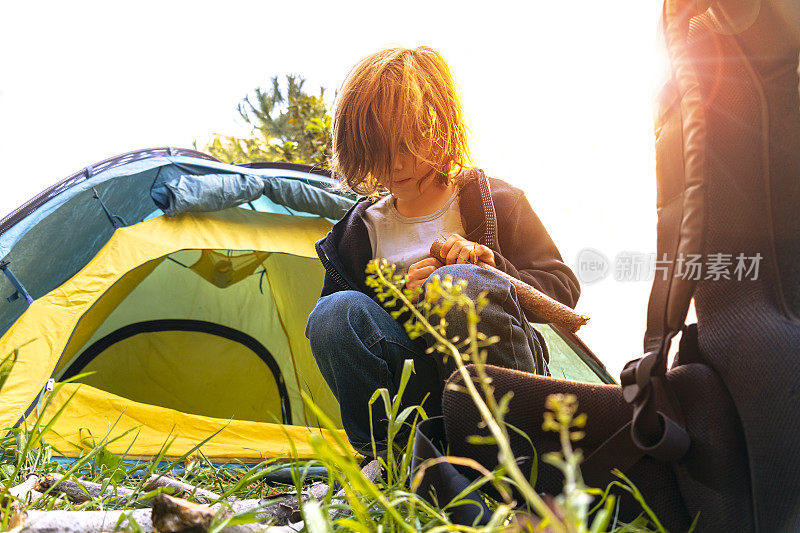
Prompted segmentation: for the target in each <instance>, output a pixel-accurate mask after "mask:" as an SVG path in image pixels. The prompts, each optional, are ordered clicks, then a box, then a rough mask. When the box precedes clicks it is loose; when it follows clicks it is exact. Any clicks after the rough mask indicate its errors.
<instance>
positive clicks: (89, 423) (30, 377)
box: [0, 208, 339, 458]
mask: <svg viewBox="0 0 800 533" xmlns="http://www.w3.org/2000/svg"><path fill="white" fill-rule="evenodd" d="M329 228H330V222H328V221H327V220H325V219H322V218H317V217H296V216H291V215H282V214H272V213H261V212H257V211H250V210H246V209H240V208H232V209H228V210H225V211H218V212H213V213H203V214H185V215H181V216H178V217H174V218H167V217H163V216H161V217H156V218H154V219H151V220H148V221H145V222H142V223H140V224H136V225H133V226H129V227H124V228H120V229H118V230H117V231H115V232H114V234H113V236H112V238H111V239H110V240H109V242H108V243H107V244H106V245H105V246H104V247H103V248H102V249H101V250H100V252H98V253H97V255H96V256H95V257H94V258H93V259H92V260H91V261H90V262H89V263H88V264H87V265H86V266H85V267H84V268H83V269H82V270H81V271H80V272H78V273H77V274H76V275H75V276H73V277H72V278H71V279H70V280H68V281H67V282H66V283H64V284H63V285H62V286H60V287H58V288H56V289H55V290H53V291H51V292H50V293H48V294H47V295H45V296H43V297H41V298H39V299H38V300H36V301H35V302H33V304H31V306H30V307H29V308H28V310H27V311H26V312H25V313H24V314H23V315H22V316H21V317H20V318H19V319H18V320H17V322H16V323H15V324H14V325H13V326H12V327H11V328H10V329H9V330H8V331H7V332H6V334H5V335H3V337H2V338H0V353H9V352H11V351H13V350H15V349H16V350H18V351H19V357H18V361H19V362H18V364H16V365H15V367H14V369H13V371H12V374H11V375H10V376H9V379H8V380H7V382H6V385H5V387H4V390H3V394H2V395H1V396H0V427H11V426H12V425H14V424H15V423H16V422H17V421H18V420H19V419H20V418H21V417H23V416H24V414H25V411H26V409H28V408H29V406H30V405H31V404H32V403H33V402H34V401H35V399H36V397H37V395H38V394H39V393H40V391H41V389H42V387H43V385H44V384H45V382H46V381H47V379H48V378H49V377H50V376H51V375H53V374H54V372H55V375H56V377H58V376H60V375H61V373H62V372H63V371H64V369H65V368H66V367H67V365H68V364H69V363H70V362H72V361H74V360H75V358H76V357H77V356H79V355H80V354H81V352H82V350H84V349H85V348H86V347H87V346H91V345H92V344H93V343H94V342H96V341H97V340H98V339H99V338H102V337H103V336H104V335H107V334H108V333H109V332H110V331H112V330H114V329H115V328H118V327H119V326H120V325H125V324H129V323H131V322H132V321H133V322H135V321H136V320H140V319H145V318H146V319H148V320H151V319H153V318H159V317H165V318H166V317H167V316H166V315H169V316H168V318H174V317H175V313H178V314H179V315H180V316H181V317H182V318H190V319H202V320H207V321H210V322H214V323H220V324H228V325H231V327H234V326H235V328H236V329H237V330H240V331H243V332H244V333H245V334H247V335H248V336H252V337H253V338H257V339H261V340H263V343H264V344H265V346H266V345H267V344H269V346H267V349H268V350H269V352H270V353H271V354H272V355H273V356H274V358H275V361H276V362H277V363H278V366H279V367H280V374H281V375H282V377H283V384H284V385H285V386H286V388H287V390H288V396H289V398H290V400H291V414H292V421H293V423H295V424H304V425H306V426H313V425H314V424H315V423H316V421H315V420H313V419H312V417H310V416H309V414H308V412H307V411H306V409H304V407H303V403H302V401H301V399H300V391H301V390H302V391H306V392H307V393H308V394H309V395H310V396H311V397H312V398H313V399H314V401H315V402H316V403H317V404H318V405H320V406H321V407H323V410H324V411H325V412H326V414H327V415H328V416H330V417H331V418H332V419H334V421H335V422H336V423H339V413H338V404H337V402H336V401H335V398H334V397H333V394H332V393H331V392H330V390H329V389H328V388H327V386H326V385H325V383H324V380H322V378H321V376H320V375H319V371H318V370H317V368H316V365H315V363H314V361H313V357H312V356H311V352H310V347H309V346H308V341H307V340H306V339H305V336H304V335H303V329H304V326H305V319H306V317H307V316H308V312H310V310H311V309H312V308H313V304H314V302H315V301H316V298H317V296H318V295H319V290H320V287H321V281H322V271H321V266H320V265H319V263H318V260H317V259H316V253H315V251H314V247H313V243H314V242H315V241H316V240H317V239H319V238H321V237H322V236H324V234H325V233H326V232H327V231H328V229H329ZM203 251H215V252H214V253H215V254H223V255H224V251H230V252H231V253H232V257H236V256H237V254H240V255H245V254H249V255H248V259H249V260H250V261H249V266H248V268H249V267H250V266H252V264H253V261H252V259H253V258H256V259H258V260H262V258H263V260H262V261H261V263H260V264H259V265H260V266H259V265H256V266H255V269H254V270H253V272H254V273H253V274H251V275H250V276H237V278H236V283H232V284H229V283H221V284H214V283H213V282H211V283H210V282H209V280H207V279H205V278H204V277H203V276H201V275H200V274H201V273H198V272H196V271H195V270H192V269H190V268H185V267H184V266H181V265H180V264H178V263H183V262H182V261H180V260H179V259H180V258H181V257H183V256H185V255H187V254H188V256H191V254H195V261H194V263H193V262H191V261H188V262H187V263H183V264H184V265H186V266H190V265H192V264H194V265H197V262H198V260H199V258H200V257H201V256H202V254H203ZM254 252H257V254H254ZM188 256H187V257H184V259H187V260H188ZM206 256H209V254H208V253H207V252H206ZM168 257H169V258H170V259H171V260H169V261H168V260H166V258H168ZM214 257H215V258H217V259H219V257H218V256H216V255H215V256H214ZM176 258H177V259H176ZM234 261H238V260H236V259H234ZM232 264H233V261H232ZM261 267H263V274H262V275H261V276H260V277H259V275H258V274H257V273H255V272H256V271H257V270H258V269H259V268H261ZM179 271H180V275H177V273H178V272H179ZM173 274H174V275H173ZM298 274H299V275H298ZM221 285H222V286H224V288H221ZM256 285H257V286H256ZM147 291H149V292H147ZM212 293H213V294H212ZM148 294H149V295H151V296H150V300H149V301H148V296H147V295H148ZM152 295H157V298H156V299H155V300H153V299H152V298H153V297H152ZM248 298H249V299H250V301H248ZM251 304H252V305H251ZM267 304H268V305H267ZM253 306H260V307H253ZM253 309H262V310H263V311H264V312H263V313H254V312H252V310H253ZM170 313H172V314H171V315H170ZM137 314H138V315H140V316H137ZM170 336H172V340H171V341H170V342H172V344H173V345H178V346H179V345H180V344H181V342H182V341H187V343H188V344H187V345H186V346H185V348H186V349H187V351H192V349H193V348H192V346H193V344H192V343H194V347H195V348H197V347H201V348H202V347H203V346H204V344H203V341H200V340H198V339H200V338H201V337H202V335H200V336H198V335H197V334H192V335H186V336H184V337H181V336H180V335H178V334H174V333H169V334H163V335H162V340H163V339H167V338H168V337H170ZM190 339H194V340H193V341H191V340H190ZM264 339H267V340H264ZM152 340H153V339H152V337H151V339H150V341H152ZM214 342H215V343H216V346H218V347H222V345H224V344H226V343H224V342H222V341H220V340H219V339H217V340H215V341H214ZM131 343H132V344H131ZM125 344H128V345H129V346H128V347H127V349H128V352H129V354H130V350H131V349H132V348H131V347H132V346H137V345H138V347H139V348H142V347H146V346H148V340H147V339H146V338H145V337H143V336H139V338H137V337H131V338H130V339H127V340H126V341H125V343H119V345H115V350H117V351H119V350H122V351H125V350H124V348H125V346H124V345H125ZM226 349H227V350H228V351H229V352H230V353H235V354H236V355H234V357H236V358H237V366H238V367H239V368H241V370H242V373H243V375H244V377H251V378H252V380H251V381H250V383H251V384H258V383H261V384H263V386H265V387H271V386H272V385H269V384H267V383H268V382H269V379H268V378H267V376H265V375H264V371H263V367H260V366H259V365H258V362H257V361H256V360H255V359H253V357H252V354H248V353H246V350H245V351H243V350H242V349H241V348H234V347H233V345H231V344H230V343H228V344H227V348H226ZM231 350H232V351H231ZM134 351H137V350H134ZM194 351H195V352H197V350H196V349H195V350H194ZM141 353H142V352H141V351H139V355H141ZM171 353H172V354H174V353H175V352H174V351H173V352H171ZM111 357H112V354H111V353H109V354H103V356H102V357H98V359H97V361H95V362H92V363H90V365H88V366H87V367H86V369H87V370H90V369H92V368H94V369H95V370H103V372H102V374H105V377H104V378H103V379H102V380H99V377H98V378H94V377H90V378H85V380H86V381H87V382H88V383H91V384H93V385H100V384H101V383H104V384H106V385H107V384H109V383H113V382H114V381H115V380H116V382H117V384H118V385H119V384H120V383H121V382H123V381H125V379H126V374H125V373H124V371H119V372H117V373H116V374H114V373H113V371H114V370H115V367H114V363H113V360H112V359H111ZM131 357H133V356H131V355H129V356H128V358H129V362H130V360H132V359H131ZM169 357H174V355H170V356H169ZM220 357H223V356H220ZM134 359H135V357H134ZM206 359H208V358H206ZM120 361H121V360H120ZM247 361H249V362H247ZM162 362H163V361H162ZM206 363H213V361H206ZM192 364H195V365H197V364H200V363H199V362H198V360H194V361H193V363H192ZM219 364H220V365H224V364H225V363H224V361H222V360H221V361H220V362H219ZM174 367H175V361H174V360H173V368H174ZM212 368H213V367H212ZM256 368H258V369H259V370H258V371H256V370H255V369H256ZM182 370H186V369H182ZM167 372H168V371H167ZM259 373H260V374H259ZM184 375H186V374H184ZM97 376H100V373H98V374H97ZM178 377H180V376H178ZM244 377H243V379H244ZM259 380H260V381H259ZM178 381H182V379H179V380H178ZM195 385H196V384H195ZM231 385H232V386H231V387H230V388H231V389H233V388H237V389H241V386H242V385H241V383H239V384H236V383H231ZM193 386H194V385H193ZM254 386H259V385H254ZM83 387H84V388H82V389H80V390H81V391H84V392H80V393H79V394H78V395H77V396H75V398H73V402H75V403H74V404H73V402H70V405H69V406H68V407H67V412H66V413H65V414H64V416H63V417H62V420H60V421H59V422H58V423H57V425H56V427H55V428H54V429H55V431H56V432H57V433H59V434H60V435H62V437H64V438H66V436H67V435H72V436H73V437H75V431H76V428H78V427H81V426H79V425H75V424H81V423H83V424H85V426H84V427H85V428H86V429H85V430H86V431H91V432H92V434H94V435H95V436H96V435H97V434H98V433H100V434H103V433H104V432H105V430H106V429H107V426H108V424H109V421H113V420H114V419H115V416H116V415H118V413H119V411H120V409H121V408H120V405H121V404H122V403H125V402H127V403H126V405H131V406H132V405H134V404H135V405H136V406H137V409H140V410H142V411H141V412H142V413H144V414H143V415H142V416H143V417H144V416H145V414H147V413H149V414H147V416H148V417H149V416H154V417H155V416H158V417H162V418H164V420H166V421H167V422H165V424H167V425H169V423H168V422H169V421H172V422H171V423H175V424H177V422H176V421H177V420H178V419H180V421H181V424H182V425H181V428H183V429H182V431H185V432H186V433H185V434H186V435H191V436H190V437H187V439H189V440H191V439H195V438H199V440H202V439H203V438H205V436H208V435H205V436H203V437H200V434H199V433H198V432H202V431H206V430H207V429H208V428H209V427H211V426H209V424H211V425H213V423H218V422H219V420H220V419H221V418H222V417H220V418H218V419H215V418H213V417H209V416H208V414H209V413H211V414H214V415H217V416H219V415H221V414H223V413H224V412H225V408H224V407H223V410H222V411H216V412H212V411H209V409H208V406H206V407H198V406H195V407H196V408H197V410H199V411H205V412H202V413H198V412H194V413H192V412H185V411H189V407H187V406H185V405H182V404H179V403H176V404H174V405H175V406H179V407H180V408H181V411H180V412H179V411H170V410H169V409H166V408H165V407H164V406H154V405H147V404H144V403H143V402H141V400H143V399H147V398H146V396H144V397H143V396H138V397H137V398H133V399H132V398H127V397H126V398H123V399H116V400H113V401H112V399H113V398H118V397H117V396H115V395H114V394H113V393H111V392H109V391H99V390H98V391H97V393H96V394H95V393H89V392H86V391H89V390H90V389H91V387H88V385H84V386H83ZM112 388H113V387H112ZM124 391H125V389H124V388H123V389H118V392H124ZM162 392H163V391H162ZM198 392H202V390H201V389H198ZM230 392H231V396H232V397H233V401H231V402H230V403H231V405H234V404H236V403H237V402H239V401H240V400H239V399H238V398H237V397H236V394H239V393H242V392H243V391H241V390H236V391H235V392H234V391H230ZM98 395H99V396H98ZM102 395H108V398H106V399H105V400H102V401H101V398H100V396H102ZM80 398H85V399H83V400H80ZM134 399H137V400H139V401H138V402H135V401H133V400H134ZM90 401H97V402H100V403H99V404H98V405H99V406H104V407H102V408H101V407H96V408H93V409H92V410H91V413H94V414H93V415H88V414H85V413H87V412H88V411H87V412H85V413H84V414H81V412H82V411H81V410H82V409H84V408H86V407H87V406H88V405H89V403H91V402H90ZM163 403H169V402H163ZM199 403H201V402H198V404H199ZM142 406H145V407H147V409H151V410H150V411H147V409H145V407H142ZM262 407H263V406H261V407H260V406H258V405H256V406H251V408H250V411H249V412H250V413H251V414H252V413H253V412H254V410H258V409H260V408H262ZM103 408H105V409H107V411H103ZM164 409H166V411H162V410H164ZM269 409H273V410H274V407H272V408H269ZM101 412H105V414H104V415H102V416H101V415H100V413H101ZM165 412H169V413H178V415H175V414H169V415H167V414H164V413H165ZM125 416H126V417H127V416H128V413H127V411H126V415H125ZM182 417H188V418H182ZM240 417H241V414H240ZM200 419H202V420H206V419H209V420H216V421H215V422H213V423H210V422H209V423H205V422H204V424H199V423H198V422H197V420H200ZM126 420H130V421H131V422H130V423H131V424H132V423H133V420H134V418H133V417H131V418H130V419H128V418H126ZM145 420H146V421H147V424H148V425H147V427H148V428H151V429H152V431H153V433H152V438H150V437H148V438H146V439H145V438H144V437H140V438H139V439H137V441H136V442H135V443H134V449H132V450H131V452H130V453H132V454H133V455H141V456H146V455H149V454H151V453H152V450H153V446H156V444H155V443H156V441H158V445H159V446H160V445H161V444H163V442H164V434H162V433H159V432H160V431H162V430H164V428H165V427H166V426H165V425H163V424H162V425H159V426H158V429H157V430H156V429H153V428H154V427H155V426H153V422H152V421H151V420H150V418H142V419H140V420H139V422H140V423H144V422H145ZM239 424H245V425H247V424H255V425H253V426H249V425H248V426H247V427H248V428H250V429H248V430H247V431H245V430H241V432H240V431H239V430H238V429H237V430H236V431H233V430H230V431H229V430H227V429H226V430H225V431H224V432H223V433H221V434H220V436H221V435H223V434H225V435H230V438H231V439H232V440H230V441H226V440H225V439H223V438H221V437H220V436H218V438H219V439H220V440H219V442H218V443H217V444H216V445H215V446H217V447H216V448H213V449H214V450H217V451H216V452H210V451H209V450H207V449H204V452H205V453H206V454H207V455H209V456H212V455H213V454H215V453H219V454H221V455H220V457H242V453H243V452H242V450H243V446H244V445H245V444H246V443H251V441H250V440H247V439H252V442H255V441H258V440H259V438H262V439H264V442H265V443H269V442H271V441H270V439H272V438H273V437H271V436H270V435H272V432H273V429H272V428H271V425H270V424H266V425H265V422H264V421H263V419H262V422H257V421H252V420H247V421H246V420H241V419H237V420H235V421H233V422H231V426H230V427H232V428H233V427H237V428H238V427H239ZM123 427H126V428H127V427H129V426H123ZM187 427H191V428H195V429H196V432H195V433H192V432H190V431H188V430H187V429H186V428H187ZM217 427H218V426H217ZM280 427H281V428H284V429H286V430H287V431H290V430H291V431H294V430H292V429H291V428H292V426H285V425H280ZM265 428H269V430H267V429H265ZM143 431H144V430H143ZM148 431H149V430H148ZM248 431H249V433H248ZM297 431H300V432H301V434H305V433H307V432H308V431H309V430H308V429H307V428H304V429H298V430H297ZM258 432H262V433H264V434H263V435H261V437H257V434H258ZM240 434H241V435H247V437H246V439H245V437H242V439H245V440H243V441H242V442H239V443H238V444H237V442H236V439H237V438H239V437H237V435H240ZM226 438H227V437H226ZM71 440H72V441H75V439H74V438H72V439H71ZM188 442H189V441H188V440H187V443H188ZM187 445H188V444H187ZM247 445H248V446H249V444H247ZM140 446H141V448H140ZM250 448H252V449H257V450H259V451H258V454H257V455H258V457H262V456H283V455H285V452H286V450H285V448H282V447H281V446H278V445H275V446H274V449H273V451H272V452H268V451H267V450H266V449H265V447H264V446H250ZM73 449H76V450H77V448H74V447H73ZM226 454H234V455H226ZM270 454H272V455H270ZM248 457H249V458H255V456H254V455H251V456H248Z"/></svg>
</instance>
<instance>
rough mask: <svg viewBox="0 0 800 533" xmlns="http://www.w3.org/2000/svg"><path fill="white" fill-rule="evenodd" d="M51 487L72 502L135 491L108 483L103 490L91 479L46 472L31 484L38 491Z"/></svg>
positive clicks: (53, 491)
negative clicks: (76, 479)
mask: <svg viewBox="0 0 800 533" xmlns="http://www.w3.org/2000/svg"><path fill="white" fill-rule="evenodd" d="M51 487H52V490H51V491H50V492H52V493H56V494H63V495H64V496H66V498H67V499H68V500H69V501H71V502H74V503H83V502H88V501H89V500H91V499H92V498H97V497H99V496H102V497H104V498H121V497H124V496H133V495H134V494H135V492H134V491H133V490H131V489H129V488H126V487H121V486H120V487H114V486H112V485H108V486H107V487H106V488H105V490H103V486H102V485H101V484H100V483H94V482H92V481H72V480H69V479H64V476H62V475H61V474H47V475H46V476H45V477H43V478H39V479H38V480H37V481H36V483H34V484H33V489H34V490H37V491H39V492H46V491H47V490H48V489H50V488H51Z"/></svg>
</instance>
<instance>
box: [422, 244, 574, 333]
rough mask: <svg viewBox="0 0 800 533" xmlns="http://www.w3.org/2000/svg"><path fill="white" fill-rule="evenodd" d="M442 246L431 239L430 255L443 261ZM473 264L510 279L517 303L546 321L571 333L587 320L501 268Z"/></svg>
mask: <svg viewBox="0 0 800 533" xmlns="http://www.w3.org/2000/svg"><path fill="white" fill-rule="evenodd" d="M442 246H444V240H442V239H436V240H435V241H433V244H431V255H432V256H433V257H435V258H437V259H439V260H440V261H442V262H444V260H445V258H443V257H442V256H441V251H442ZM473 264H476V265H478V266H479V267H481V268H485V269H486V270H489V271H491V272H494V273H495V274H497V275H498V276H502V277H503V278H505V279H507V280H508V281H510V282H511V284H512V285H514V287H515V288H516V289H517V298H518V299H519V304H520V305H521V306H522V308H523V309H525V310H526V311H529V312H531V313H535V314H536V315H538V316H540V317H542V318H543V319H545V320H546V321H548V322H552V323H553V324H557V325H559V326H561V327H563V328H564V329H566V330H568V331H570V332H572V333H575V332H576V331H578V330H579V329H580V327H581V326H583V325H585V324H586V323H588V322H589V317H588V316H585V315H579V314H578V313H576V312H575V311H574V310H573V309H572V308H570V307H568V306H566V305H564V304H562V303H561V302H559V301H557V300H554V299H553V298H551V297H550V296H548V295H546V294H544V293H543V292H542V291H540V290H538V289H535V288H534V287H531V286H530V285H528V284H527V283H525V282H524V281H522V280H519V279H517V278H515V277H514V276H511V275H509V274H506V273H505V272H503V271H502V270H500V269H498V268H496V267H493V266H492V265H490V264H488V263H485V262H483V261H479V260H476V261H475V262H474V263H473Z"/></svg>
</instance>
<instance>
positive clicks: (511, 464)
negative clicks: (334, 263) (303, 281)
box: [376, 268, 565, 532]
mask: <svg viewBox="0 0 800 533" xmlns="http://www.w3.org/2000/svg"><path fill="white" fill-rule="evenodd" d="M376 271H377V276H378V277H379V278H380V280H381V281H382V282H383V283H384V284H385V285H386V286H388V287H389V290H391V291H392V293H393V294H394V295H395V296H396V297H397V298H399V299H400V300H401V301H402V302H403V303H404V304H405V305H406V307H408V309H409V310H410V311H411V312H412V313H413V314H414V316H415V317H417V319H418V320H420V322H421V323H422V324H423V325H424V326H425V329H426V330H427V331H428V332H429V333H430V334H431V335H433V337H434V338H435V339H436V340H437V341H438V342H440V343H441V344H442V345H444V346H446V347H447V349H448V351H449V352H450V355H451V356H452V357H453V360H454V361H455V362H456V366H457V367H458V372H459V374H460V375H461V377H462V379H463V380H464V385H465V386H466V388H467V390H468V391H469V394H470V396H472V398H473V400H474V401H475V405H476V406H477V408H478V411H479V412H480V414H481V418H482V419H483V421H484V423H485V424H486V426H487V427H488V428H489V431H490V432H491V433H492V435H493V436H494V438H495V440H496V441H497V447H498V448H499V450H500V453H499V454H498V459H499V460H500V462H501V463H502V464H503V466H505V467H506V471H507V473H508V475H509V476H510V477H511V479H513V480H514V481H515V482H516V483H517V486H518V488H519V490H520V492H521V493H522V495H523V496H524V498H525V500H526V501H527V502H528V503H529V504H530V505H531V506H532V507H533V508H534V509H535V510H536V512H537V513H539V515H540V516H541V517H542V518H543V519H544V520H546V521H547V522H548V524H547V525H548V526H549V527H551V528H552V529H553V530H554V531H556V532H562V531H565V528H564V526H563V525H562V524H561V522H560V521H559V520H558V518H557V517H556V516H555V515H554V514H553V512H552V511H551V510H550V508H549V507H548V506H547V504H546V503H545V502H544V500H542V498H541V497H539V495H538V494H536V491H535V490H534V489H533V487H531V486H530V484H529V483H528V480H527V479H526V478H525V476H524V475H523V473H522V471H521V470H520V469H519V465H517V462H516V461H515V460H514V453H513V452H512V450H511V445H510V443H509V439H508V435H507V434H506V433H505V432H504V431H503V429H502V428H501V427H500V425H499V424H498V422H497V420H496V419H495V417H494V416H493V415H492V412H491V410H490V409H489V406H488V405H487V404H486V402H485V401H484V400H483V399H482V398H481V395H480V393H479V392H478V389H477V388H476V387H475V383H474V382H473V380H472V376H470V375H469V372H468V371H467V368H466V366H464V361H463V359H462V358H461V353H460V352H459V351H458V349H456V347H455V346H453V344H452V343H451V342H450V341H449V340H448V339H446V338H445V337H443V336H442V335H441V334H440V333H439V332H438V331H436V329H435V328H434V327H433V326H431V325H430V323H429V322H428V321H427V320H426V319H425V317H424V316H423V315H422V313H420V312H419V310H418V309H417V308H416V307H415V306H414V305H413V304H412V303H411V302H410V301H409V300H408V298H406V296H405V295H404V294H403V292H402V291H401V290H400V289H398V288H397V287H395V286H394V284H392V283H390V282H389V281H388V280H387V279H386V278H385V277H384V275H383V272H381V270H380V269H379V268H378V269H376ZM472 305H473V306H474V304H472ZM469 333H470V336H471V337H472V338H473V340H474V339H475V338H476V337H477V325H476V324H474V323H472V324H470V325H469ZM472 344H473V345H474V344H475V343H474V342H473V343H472ZM473 351H477V348H475V347H474V346H473ZM475 368H476V369H477V370H478V379H479V380H480V381H481V383H487V382H486V374H485V373H484V372H483V369H482V366H481V365H476V366H475ZM485 387H488V383H487V384H486V386H485ZM485 387H484V388H485ZM485 392H486V391H485ZM488 392H489V394H486V398H487V399H488V398H492V400H494V394H493V393H492V391H491V390H488ZM493 403H494V402H493Z"/></svg>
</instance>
